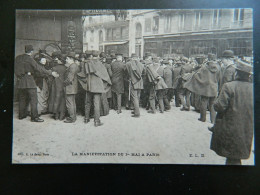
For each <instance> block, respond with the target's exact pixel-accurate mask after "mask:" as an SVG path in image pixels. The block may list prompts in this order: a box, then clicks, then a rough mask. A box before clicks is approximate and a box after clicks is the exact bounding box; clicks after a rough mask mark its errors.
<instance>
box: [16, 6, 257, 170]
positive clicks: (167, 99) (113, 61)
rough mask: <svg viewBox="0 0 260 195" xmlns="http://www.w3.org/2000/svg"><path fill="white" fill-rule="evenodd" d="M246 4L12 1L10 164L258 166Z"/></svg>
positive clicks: (250, 24) (250, 14)
mask: <svg viewBox="0 0 260 195" xmlns="http://www.w3.org/2000/svg"><path fill="white" fill-rule="evenodd" d="M252 20H253V10H252V9H249V8H239V9H238V8H235V9H143V10H142V9H139V10H134V9H131V10H16V39H15V56H14V58H15V64H14V78H15V79H14V80H15V83H14V99H13V102H14V103H13V105H14V106H13V107H14V112H13V146H12V147H13V148H12V163H13V164H57V163H59V164H60V163H66V164H73V163H114V164H116V163H126V164H130V163H135V164H197V165H199V164H200V165H254V164H255V162H254V114H253V111H254V102H253V75H254V73H253V22H252Z"/></svg>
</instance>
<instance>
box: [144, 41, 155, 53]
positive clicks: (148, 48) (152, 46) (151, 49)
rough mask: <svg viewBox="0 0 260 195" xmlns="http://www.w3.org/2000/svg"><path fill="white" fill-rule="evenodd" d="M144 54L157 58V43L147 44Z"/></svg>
mask: <svg viewBox="0 0 260 195" xmlns="http://www.w3.org/2000/svg"><path fill="white" fill-rule="evenodd" d="M144 52H150V53H151V54H152V56H157V42H146V43H145V44H144Z"/></svg>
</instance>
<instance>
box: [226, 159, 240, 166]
mask: <svg viewBox="0 0 260 195" xmlns="http://www.w3.org/2000/svg"><path fill="white" fill-rule="evenodd" d="M226 165H241V159H233V158H227V159H226Z"/></svg>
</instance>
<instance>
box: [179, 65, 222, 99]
mask: <svg viewBox="0 0 260 195" xmlns="http://www.w3.org/2000/svg"><path fill="white" fill-rule="evenodd" d="M219 79H220V76H219V69H218V65H217V64H216V63H212V64H210V65H204V66H203V67H202V68H201V69H199V70H198V71H197V72H194V73H193V75H192V76H191V78H190V79H189V80H188V81H187V82H185V83H184V84H183V87H184V88H186V89H188V90H189V91H191V92H193V93H196V94H198V95H202V96H206V97H217V95H218V83H219Z"/></svg>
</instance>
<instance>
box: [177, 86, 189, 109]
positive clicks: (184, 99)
mask: <svg viewBox="0 0 260 195" xmlns="http://www.w3.org/2000/svg"><path fill="white" fill-rule="evenodd" d="M190 96H191V92H190V91H189V90H187V89H184V88H181V89H180V91H179V98H180V100H181V104H182V106H183V108H190Z"/></svg>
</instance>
